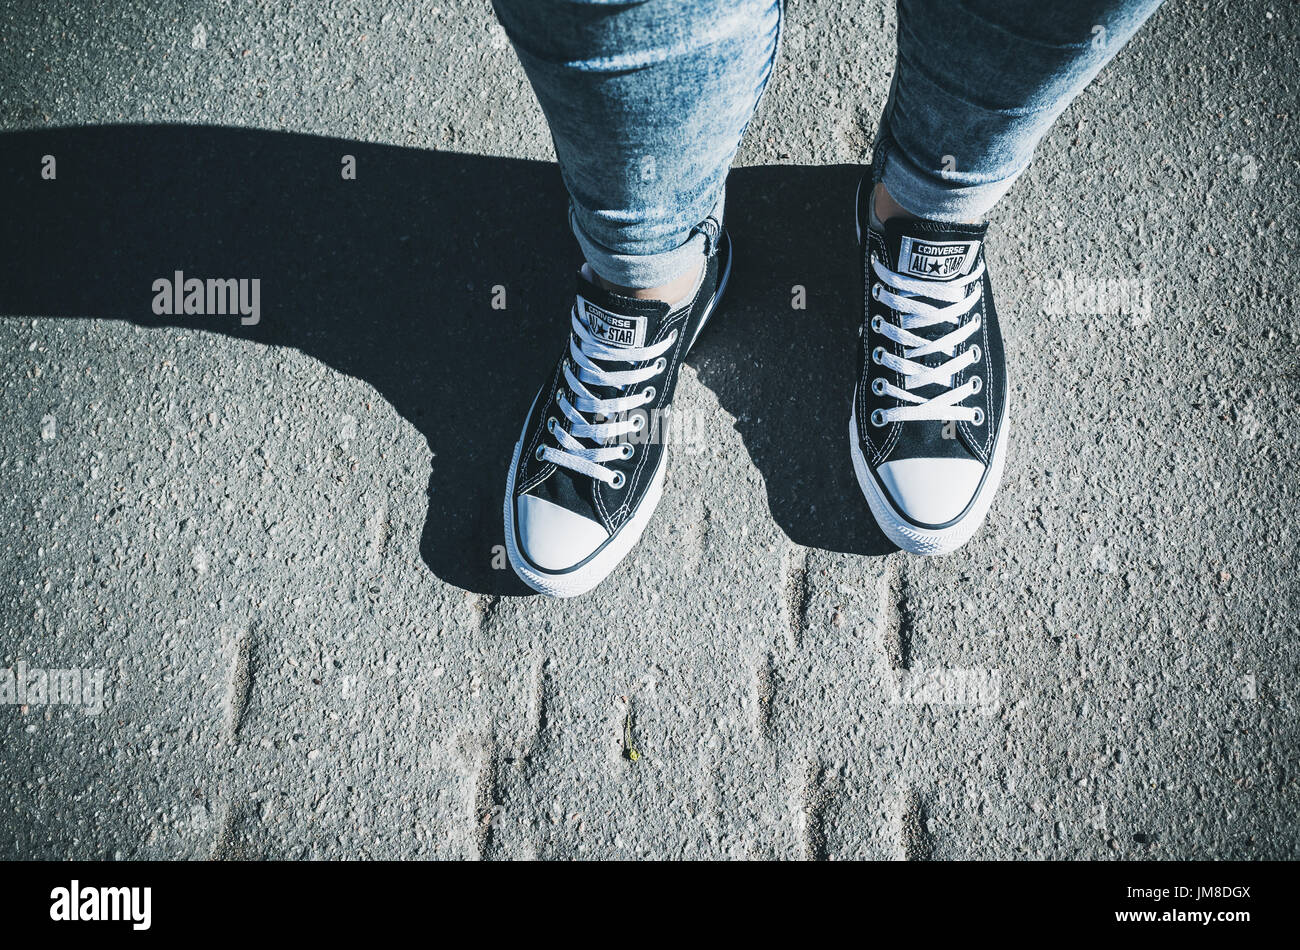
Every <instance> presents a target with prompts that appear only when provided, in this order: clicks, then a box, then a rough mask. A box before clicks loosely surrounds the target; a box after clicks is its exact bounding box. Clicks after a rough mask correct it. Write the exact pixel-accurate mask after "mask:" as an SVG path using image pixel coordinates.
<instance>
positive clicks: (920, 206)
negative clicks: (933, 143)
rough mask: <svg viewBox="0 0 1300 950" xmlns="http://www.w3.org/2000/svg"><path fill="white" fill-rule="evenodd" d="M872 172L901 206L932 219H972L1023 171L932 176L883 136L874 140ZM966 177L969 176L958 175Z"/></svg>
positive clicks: (998, 197)
mask: <svg viewBox="0 0 1300 950" xmlns="http://www.w3.org/2000/svg"><path fill="white" fill-rule="evenodd" d="M872 164H873V165H874V168H873V169H872V172H873V174H874V177H875V181H876V182H878V183H879V182H883V183H884V185H885V188H886V189H887V190H888V191H889V196H890V197H891V198H893V199H894V200H895V201H896V202H898V204H899V205H901V206H902V207H903V208H904V209H906V210H907V211H909V212H911V213H912V214H915V215H917V216H918V217H922V218H929V219H930V220H932V221H953V222H972V221H978V220H980V219H981V218H983V217H984V215H986V214H987V213H988V212H989V211H990V210H992V208H993V206H994V205H995V204H997V203H998V201H1000V200H1001V199H1002V196H1003V195H1005V194H1006V193H1007V189H1008V188H1010V187H1011V186H1012V184H1014V183H1015V180H1016V179H1017V178H1019V177H1020V175H1021V173H1022V172H1024V170H1025V167H1027V166H1022V167H1020V168H1017V169H1016V170H1015V171H1014V172H1012V173H1011V174H1010V175H1008V176H1006V177H1003V178H998V179H995V180H992V181H982V182H970V181H957V180H954V179H950V178H946V177H935V175H934V174H932V173H930V172H926V171H923V170H922V169H920V168H918V167H917V166H916V165H915V164H914V163H912V162H910V161H908V159H907V156H906V155H904V154H903V153H902V152H901V151H900V150H899V148H898V144H897V143H896V142H894V141H893V140H892V138H890V137H888V135H886V136H885V137H884V138H882V139H881V140H880V141H878V142H877V143H876V149H875V157H874V158H873V160H872ZM962 177H964V178H968V179H969V178H970V177H971V176H970V175H964V176H962Z"/></svg>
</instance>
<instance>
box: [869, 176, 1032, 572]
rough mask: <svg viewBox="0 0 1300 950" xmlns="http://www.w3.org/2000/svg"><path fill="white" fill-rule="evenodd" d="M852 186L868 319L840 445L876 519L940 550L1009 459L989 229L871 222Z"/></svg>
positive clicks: (976, 520) (892, 533) (953, 544)
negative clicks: (845, 446) (987, 254)
mask: <svg viewBox="0 0 1300 950" xmlns="http://www.w3.org/2000/svg"><path fill="white" fill-rule="evenodd" d="M872 191H873V179H872V175H871V171H870V169H868V171H867V174H866V175H865V176H864V177H863V179H862V183H861V184H860V185H859V186H858V201H857V204H858V241H859V244H860V246H861V255H862V268H863V293H864V301H865V310H866V314H865V318H864V325H863V327H862V330H861V333H862V344H861V346H860V347H859V353H858V383H857V388H856V390H855V391H854V394H853V410H852V415H851V417H850V422H849V439H850V445H851V450H852V455H853V470H854V472H855V473H856V474H857V477H858V484H859V485H860V486H861V488H862V493H863V494H864V495H865V496H866V498H867V503H868V504H869V505H870V506H871V513H872V514H873V515H874V516H875V518H876V523H877V524H879V525H880V528H881V530H882V531H884V533H885V534H886V535H888V537H889V539H890V540H891V541H893V542H894V543H895V544H897V545H898V546H899V547H900V548H902V549H903V550H905V551H910V552H912V553H913V554H947V553H948V552H950V551H953V550H954V549H956V548H958V547H960V546H961V545H962V544H965V543H966V541H967V540H969V539H970V537H971V535H973V534H974V533H975V532H976V531H977V530H978V529H979V527H980V525H981V524H983V523H984V517H985V515H987V514H988V510H989V504H990V503H991V502H992V501H993V495H994V493H995V492H996V491H997V488H998V483H999V482H1000V481H1001V479H1002V468H1003V464H1004V463H1005V461H1006V454H1007V383H1006V364H1005V362H1004V357H1003V353H1002V334H1001V331H1000V330H999V329H998V317H997V311H996V309H995V308H994V306H993V291H992V287H991V285H990V283H989V276H988V272H987V270H986V269H985V266H984V236H985V232H986V230H987V228H988V225H987V224H951V223H947V222H942V221H926V220H917V219H903V218H891V219H890V220H888V221H886V222H884V224H883V225H879V224H876V223H873V221H874V219H873V217H872V215H871V194H872Z"/></svg>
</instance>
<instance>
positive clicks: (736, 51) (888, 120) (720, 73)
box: [493, 0, 1160, 287]
mask: <svg viewBox="0 0 1300 950" xmlns="http://www.w3.org/2000/svg"><path fill="white" fill-rule="evenodd" d="M897 2H898V44H897V46H898V58H897V62H896V64H895V68H894V79H893V84H892V86H891V88H890V93H889V99H888V102H887V103H886V105H885V111H884V115H883V117H882V119H881V122H880V125H879V129H878V132H877V136H876V142H875V148H874V156H873V165H874V172H875V174H876V177H877V179H878V180H882V181H883V182H884V184H885V187H886V188H887V189H888V190H889V193H890V195H891V196H892V197H893V198H894V199H895V200H896V201H897V202H898V203H899V204H900V205H902V206H903V207H904V208H906V209H907V210H909V211H911V212H913V213H914V214H918V215H921V216H923V217H928V218H934V219H938V220H946V221H973V220H977V219H979V218H981V217H982V216H984V215H985V214H986V213H987V212H988V211H989V209H991V208H992V207H993V205H994V204H996V203H997V201H998V199H1000V198H1001V197H1002V196H1003V194H1005V193H1006V190H1007V189H1008V188H1009V187H1010V186H1011V183H1012V182H1014V181H1015V180H1016V178H1017V176H1019V175H1020V173H1021V172H1023V171H1024V170H1025V168H1026V167H1027V166H1028V165H1029V162H1030V159H1031V158H1032V157H1033V151H1034V147H1035V146H1036V145H1037V144H1038V141H1039V139H1041V138H1042V136H1043V134H1044V133H1045V132H1046V131H1047V129H1048V128H1049V127H1050V126H1051V124H1052V123H1053V122H1054V121H1055V120H1056V117H1057V116H1059V115H1060V114H1061V112H1062V111H1063V110H1064V109H1065V107H1066V106H1067V105H1068V104H1069V103H1070V101H1071V100H1072V99H1073V98H1074V97H1075V96H1076V95H1078V93H1079V92H1080V91H1081V90H1082V89H1083V88H1084V86H1086V85H1087V84H1088V83H1089V82H1090V81H1091V80H1092V78H1093V77H1094V76H1096V75H1097V73H1098V72H1099V71H1100V70H1101V68H1102V67H1103V66H1104V65H1105V64H1106V63H1107V62H1108V61H1109V60H1110V58H1111V57H1112V56H1114V55H1115V53H1116V52H1117V51H1118V50H1119V48H1120V47H1121V46H1123V44H1124V43H1125V42H1126V41H1127V40H1128V38H1129V37H1131V36H1132V35H1133V33H1134V32H1136V31H1137V29H1138V28H1139V27H1140V26H1141V25H1142V23H1143V22H1144V21H1145V20H1146V18H1147V17H1148V16H1150V15H1151V13H1152V12H1154V10H1155V8H1156V7H1157V6H1159V3H1160V0H897ZM493 5H494V6H495V8H496V12H497V16H498V18H499V19H500V20H501V23H502V25H503V26H504V27H505V30H506V33H507V35H508V36H509V37H510V39H511V42H512V43H513V44H514V47H515V51H516V53H517V54H518V56H519V60H520V62H521V63H522V64H523V67H524V70H525V72H526V73H527V74H528V79H529V81H530V82H531V83H532V86H533V90H534V92H535V93H536V94H537V99H538V101H539V102H540V103H541V106H542V111H543V112H544V113H545V114H546V119H547V122H548V123H549V124H550V127H551V136H552V138H553V140H554V142H555V152H556V155H557V157H558V158H559V162H560V170H561V172H562V174H563V177H564V183H565V186H566V187H567V188H568V190H569V195H570V198H571V201H570V223H571V225H572V228H573V232H574V235H575V236H576V237H577V239H578V243H579V244H580V245H581V247H582V251H583V254H584V255H585V256H586V259H587V262H588V263H589V264H590V265H591V266H592V268H593V269H595V271H596V273H598V274H599V275H600V276H602V277H604V278H605V279H606V280H609V281H612V282H614V283H617V284H622V285H624V286H629V287H654V286H658V285H660V284H664V283H667V282H669V281H670V280H672V279H673V278H674V277H677V276H679V275H681V274H683V273H685V272H686V271H687V270H688V269H691V268H693V267H694V266H695V264H696V263H697V262H698V260H699V256H700V254H701V253H702V252H703V250H704V247H705V242H706V241H707V240H708V235H709V234H710V233H711V232H710V230H709V229H708V228H703V229H701V224H702V223H703V222H704V221H705V220H706V219H707V218H709V217H713V218H714V219H716V220H717V221H721V220H722V213H723V203H724V194H725V185H726V179H727V171H728V169H729V168H730V166H731V161H732V158H733V157H734V156H735V153H736V149H737V148H738V147H739V145H740V140H741V136H742V135H744V132H745V127H746V126H747V125H748V123H749V120H750V118H751V117H752V116H753V114H754V110H755V108H756V107H757V105H758V101H759V97H760V96H761V95H762V93H763V89H764V87H765V86H766V85H767V81H768V79H769V77H770V76H771V75H772V68H773V65H774V63H775V61H776V55H777V49H778V47H779V45H780V44H779V39H780V33H781V22H782V14H783V11H782V4H781V2H780V0H493ZM865 94H867V91H865V90H864V95H865ZM845 200H846V201H848V200H851V198H850V197H846V199H845Z"/></svg>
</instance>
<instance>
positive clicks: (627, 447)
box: [622, 442, 636, 459]
mask: <svg viewBox="0 0 1300 950" xmlns="http://www.w3.org/2000/svg"><path fill="white" fill-rule="evenodd" d="M622 452H623V458H624V459H630V458H631V457H632V456H633V455H635V454H636V447H635V446H634V445H633V444H632V443H631V442H624V443H623V448H622Z"/></svg>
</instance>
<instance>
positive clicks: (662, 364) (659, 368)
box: [655, 356, 668, 373]
mask: <svg viewBox="0 0 1300 950" xmlns="http://www.w3.org/2000/svg"><path fill="white" fill-rule="evenodd" d="M667 366H668V361H667V360H666V359H664V358H663V357H662V356H661V357H659V359H657V360H655V372H656V373H662V372H663V371H664V369H665V368H667Z"/></svg>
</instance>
